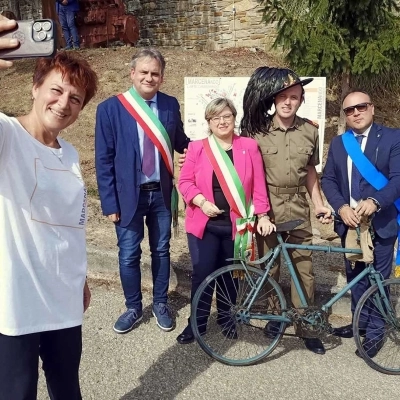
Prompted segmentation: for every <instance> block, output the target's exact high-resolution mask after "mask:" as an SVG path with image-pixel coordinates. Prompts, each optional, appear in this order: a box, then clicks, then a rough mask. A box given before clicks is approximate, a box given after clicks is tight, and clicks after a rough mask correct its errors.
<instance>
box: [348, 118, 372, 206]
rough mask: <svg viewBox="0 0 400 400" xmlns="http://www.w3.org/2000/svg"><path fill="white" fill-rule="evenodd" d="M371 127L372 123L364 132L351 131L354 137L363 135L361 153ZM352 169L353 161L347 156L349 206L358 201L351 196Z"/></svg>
mask: <svg viewBox="0 0 400 400" xmlns="http://www.w3.org/2000/svg"><path fill="white" fill-rule="evenodd" d="M371 127H372V125H371V126H370V127H369V128H368V129H367V130H366V131H365V132H364V133H361V134H357V133H355V132H353V133H354V136H355V137H357V136H361V135H363V136H365V139H363V140H362V142H361V151H362V152H363V153H364V150H365V146H366V145H367V140H368V135H369V132H370V130H371ZM352 170H353V161H351V158H350V157H349V156H347V176H348V178H349V192H350V207H351V208H356V207H357V204H358V203H357V201H356V200H354V199H353V198H352V197H351V173H352Z"/></svg>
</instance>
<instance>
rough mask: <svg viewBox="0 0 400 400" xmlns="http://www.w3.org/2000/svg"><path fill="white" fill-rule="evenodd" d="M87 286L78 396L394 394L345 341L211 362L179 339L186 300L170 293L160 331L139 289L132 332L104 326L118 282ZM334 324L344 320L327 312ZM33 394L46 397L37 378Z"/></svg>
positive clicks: (394, 385)
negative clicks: (243, 363) (235, 363)
mask: <svg viewBox="0 0 400 400" xmlns="http://www.w3.org/2000/svg"><path fill="white" fill-rule="evenodd" d="M91 286H92V304H91V306H90V307H89V310H88V311H87V313H86V315H85V321H84V352H83V356H82V364H81V374H80V376H81V387H82V394H83V398H84V399H85V400H88V399H93V400H117V399H119V400H131V399H140V400H161V399H162V400H170V399H210V398H211V399H214V400H218V399H268V400H275V399H296V400H303V399H304V400H306V399H307V400H313V399H315V400H320V399H330V400H336V399H338V400H339V399H340V400H342V399H350V400H358V399H360V400H369V399H371V400H380V399H382V400H395V399H396V400H397V399H399V385H400V377H398V376H389V375H383V374H380V373H378V372H376V371H374V370H373V369H371V368H370V367H368V366H367V365H366V364H365V363H364V361H363V360H361V359H360V358H358V357H356V356H355V354H354V351H355V344H354V342H353V340H352V339H340V338H335V337H332V336H326V337H324V338H323V341H324V343H325V346H326V349H327V352H326V354H325V355H324V356H318V355H314V354H313V353H311V352H309V351H307V350H306V349H305V348H304V345H303V343H302V342H301V341H300V340H299V339H297V338H294V337H285V338H283V339H282V341H281V343H280V345H279V347H278V348H277V349H276V350H275V351H274V352H273V353H272V354H271V355H270V356H269V357H268V358H266V359H265V360H263V361H261V362H260V363H259V364H257V365H254V366H248V367H230V366H226V365H223V364H220V363H218V362H216V361H213V360H212V359H211V358H209V357H208V356H207V355H206V354H205V353H204V352H203V351H202V350H201V349H200V347H199V346H198V345H197V344H195V343H193V344H189V345H179V344H177V342H176V336H177V335H178V334H179V333H180V332H181V331H182V330H183V328H184V327H185V326H186V321H187V317H188V315H189V305H188V300H187V299H186V298H184V297H182V296H180V295H176V294H175V295H173V296H171V299H170V300H171V306H172V309H173V312H174V315H175V318H176V329H175V330H174V331H172V332H169V333H165V332H162V331H161V330H160V329H158V327H157V326H156V324H155V320H154V318H153V317H152V316H151V296H150V293H148V292H145V293H144V306H145V309H144V319H143V321H142V322H141V323H140V325H139V326H138V327H137V328H136V329H134V330H133V331H132V332H130V333H128V334H125V335H118V334H116V333H114V331H113V330H112V326H113V324H114V322H115V320H116V318H117V317H118V316H119V315H120V313H122V312H123V311H125V309H124V305H123V295H122V292H121V290H120V288H119V286H118V285H115V284H114V285H105V284H103V285H101V286H98V285H95V284H94V283H92V284H91ZM334 321H335V322H336V324H337V325H342V324H345V323H347V322H348V321H347V320H346V318H339V317H335V318H334ZM39 389H40V391H39V393H40V394H39V397H38V399H39V400H44V399H48V396H47V392H46V389H45V385H44V381H43V377H42V375H41V377H40V382H39Z"/></svg>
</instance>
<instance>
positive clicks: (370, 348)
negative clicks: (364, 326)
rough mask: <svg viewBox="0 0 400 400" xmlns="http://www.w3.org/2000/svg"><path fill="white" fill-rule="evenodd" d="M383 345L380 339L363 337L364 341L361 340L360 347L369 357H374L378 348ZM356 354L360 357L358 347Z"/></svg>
mask: <svg viewBox="0 0 400 400" xmlns="http://www.w3.org/2000/svg"><path fill="white" fill-rule="evenodd" d="M382 346H383V340H382V339H367V338H365V339H364V341H363V342H362V347H363V349H364V350H365V352H366V353H367V355H368V357H369V358H374V357H375V356H376V355H377V354H378V353H379V350H380V349H381V348H382ZM356 356H358V357H361V358H362V356H361V354H360V352H359V351H358V349H357V350H356Z"/></svg>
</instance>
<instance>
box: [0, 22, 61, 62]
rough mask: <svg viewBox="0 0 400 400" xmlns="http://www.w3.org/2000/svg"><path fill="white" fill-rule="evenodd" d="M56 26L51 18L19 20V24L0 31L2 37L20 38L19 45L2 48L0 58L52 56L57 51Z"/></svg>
mask: <svg viewBox="0 0 400 400" xmlns="http://www.w3.org/2000/svg"><path fill="white" fill-rule="evenodd" d="M56 35H57V34H56V28H55V23H54V22H53V21H52V20H51V19H38V20H27V21H17V26H16V27H15V28H14V29H12V30H10V31H4V32H0V38H9V39H18V41H19V46H17V47H15V48H13V49H2V50H0V59H4V60H17V59H20V58H32V57H52V56H54V54H55V53H56V51H57V46H56Z"/></svg>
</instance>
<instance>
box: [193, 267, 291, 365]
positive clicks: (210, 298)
mask: <svg viewBox="0 0 400 400" xmlns="http://www.w3.org/2000/svg"><path fill="white" fill-rule="evenodd" d="M246 268H247V269H245V268H244V267H243V265H229V266H226V267H222V268H220V269H218V270H217V271H215V272H213V273H212V274H211V275H209V276H208V277H207V278H206V279H205V280H204V281H203V282H202V284H201V285H200V286H199V288H198V289H197V291H196V294H195V296H194V298H193V301H192V313H191V324H192V330H193V333H194V336H195V338H196V340H197V342H198V343H199V345H200V347H201V348H202V349H203V350H204V351H205V352H206V353H207V354H208V355H210V356H211V357H213V358H214V359H216V360H218V361H220V362H222V363H224V364H228V365H250V364H254V363H255V362H257V361H259V360H261V359H262V358H264V357H266V356H267V355H268V354H270V353H271V352H272V351H273V350H274V349H275V347H276V346H277V344H278V342H279V340H280V339H281V337H282V334H283V332H284V330H285V328H286V322H284V321H282V320H279V317H284V316H285V310H286V300H285V298H284V296H283V293H282V290H281V288H280V287H279V285H278V284H277V283H276V282H275V281H274V280H273V279H272V278H271V277H267V279H266V280H265V282H264V283H263V285H262V286H261V287H260V283H261V280H262V278H263V276H264V271H262V270H260V269H257V268H253V267H246ZM257 291H258V292H257ZM273 316H275V318H276V320H275V321H276V326H275V328H276V330H277V331H276V335H275V336H272V338H271V337H270V336H269V337H268V336H266V335H265V334H264V328H265V326H266V324H267V322H268V321H269V320H271V319H273ZM271 317H272V318H271ZM282 319H283V318H282Z"/></svg>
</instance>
